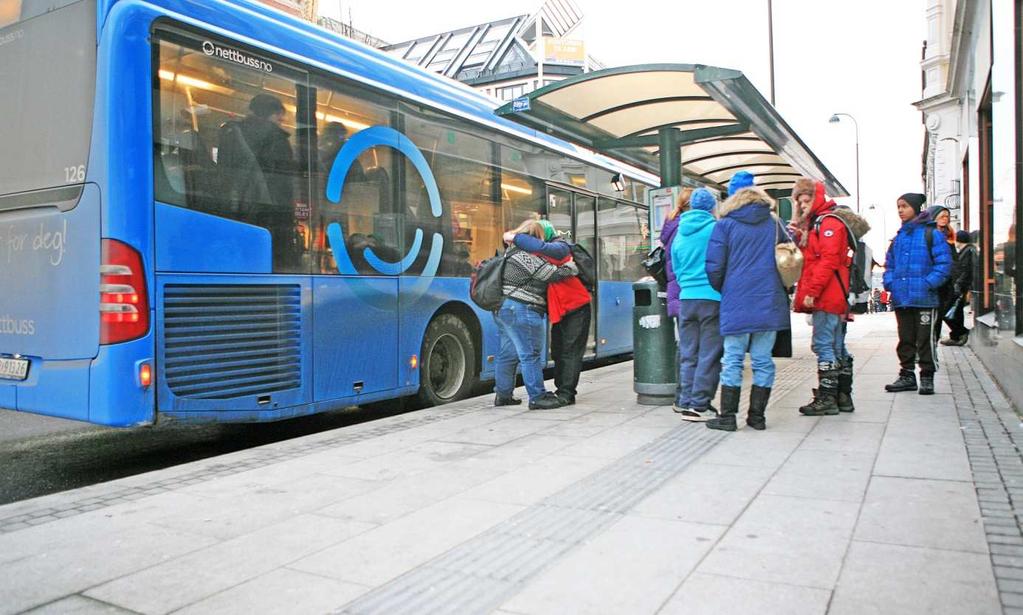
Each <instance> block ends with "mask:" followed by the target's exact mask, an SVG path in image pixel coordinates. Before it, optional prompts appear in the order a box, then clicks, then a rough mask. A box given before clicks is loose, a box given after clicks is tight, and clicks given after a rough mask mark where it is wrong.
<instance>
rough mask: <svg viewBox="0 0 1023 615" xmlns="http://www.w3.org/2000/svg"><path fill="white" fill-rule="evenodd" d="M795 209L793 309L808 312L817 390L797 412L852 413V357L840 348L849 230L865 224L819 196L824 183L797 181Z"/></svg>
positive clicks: (853, 235)
mask: <svg viewBox="0 0 1023 615" xmlns="http://www.w3.org/2000/svg"><path fill="white" fill-rule="evenodd" d="M792 198H793V201H794V203H795V204H796V207H797V208H798V211H799V218H798V219H797V221H796V222H795V224H794V227H795V232H796V234H797V236H798V238H799V245H800V248H802V251H803V273H802V275H801V276H800V278H799V284H798V285H797V286H796V297H795V300H794V304H793V309H795V311H797V312H803V313H808V314H811V318H812V321H813V336H812V338H811V339H812V342H811V344H812V348H813V352H814V354H815V355H817V390H816V392H815V394H814V398H813V401H811V402H810V403H809V404H806V405H805V406H803V407H801V408H800V409H799V411H800V412H801V413H803V414H805V415H807V416H820V415H825V414H827V415H834V414H838V413H839V411H846V412H852V411H853V410H854V406H853V403H852V356H851V355H850V354H849V353H848V351H847V350H846V347H845V326H846V320H847V317H848V314H849V299H848V296H849V268H850V266H851V265H852V257H853V254H854V251H855V245H856V239H855V238H856V237H857V236H858V235H857V234H856V233H855V232H854V231H857V230H858V231H860V233H859V235H862V234H863V233H865V232H866V231H865V230H863V227H864V226H865V225H866V223H865V222H864V221H863V219H862V218H860V217H859V216H857V215H856V214H854V213H853V212H852V211H850V210H849V209H848V208H840V207H838V205H836V204H835V202H834V201H832V200H830V199H828V198H827V196H826V195H825V194H824V184H822V183H820V182H815V181H813V180H811V179H807V178H801V179H799V180H798V181H797V182H796V184H795V186H794V187H793V189H792Z"/></svg>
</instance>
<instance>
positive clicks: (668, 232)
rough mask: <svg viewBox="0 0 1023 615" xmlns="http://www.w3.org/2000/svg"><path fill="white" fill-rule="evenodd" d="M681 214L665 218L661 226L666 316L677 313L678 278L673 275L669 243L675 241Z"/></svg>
mask: <svg viewBox="0 0 1023 615" xmlns="http://www.w3.org/2000/svg"><path fill="white" fill-rule="evenodd" d="M680 217H681V216H676V217H674V218H672V219H671V220H665V221H664V226H662V227H661V246H663V247H664V254H665V256H667V257H668V262H667V263H665V266H664V275H665V276H666V277H667V278H668V288H667V292H668V316H678V315H679V304H678V279H677V278H676V276H675V263H674V262H673V261H674V259H673V258H672V256H671V244H672V243H674V241H675V236H676V235H677V234H678V219H679V218H680Z"/></svg>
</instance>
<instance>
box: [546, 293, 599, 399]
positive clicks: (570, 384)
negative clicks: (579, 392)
mask: <svg viewBox="0 0 1023 615" xmlns="http://www.w3.org/2000/svg"><path fill="white" fill-rule="evenodd" d="M590 319H591V309H590V304H588V303H587V304H586V305H584V306H583V307H581V308H579V309H576V310H572V311H571V312H569V313H567V314H565V315H564V316H562V317H561V320H560V321H559V322H558V323H557V324H555V325H553V326H552V327H551V356H552V357H553V359H554V386H555V387H557V390H556V391H555V393H557V394H558V395H559V396H561V397H564V398H566V399H575V395H576V387H578V386H579V372H581V371H582V369H583V355H584V354H586V340H587V338H589V336H590Z"/></svg>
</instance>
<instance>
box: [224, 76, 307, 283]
mask: <svg viewBox="0 0 1023 615" xmlns="http://www.w3.org/2000/svg"><path fill="white" fill-rule="evenodd" d="M284 115H285V109H284V104H283V103H281V101H280V100H278V99H277V97H275V96H272V95H270V94H257V95H255V96H253V97H252V100H251V101H249V113H248V115H246V116H245V117H244V118H242V119H240V120H232V121H229V122H227V123H225V124H224V125H223V126H222V127H221V129H220V134H219V147H218V154H217V167H218V169H219V172H220V176H221V185H222V190H223V198H224V199H225V201H226V202H225V203H224V206H223V208H222V209H223V211H224V213H225V214H227V215H228V216H230V217H232V218H237V219H240V220H243V221H245V222H248V223H249V224H255V225H257V226H262V227H265V228H266V229H267V230H269V231H270V237H271V240H272V242H273V248H272V249H273V260H274V270H275V271H276V270H281V269H285V270H290V269H292V268H293V267H294V265H295V262H296V260H297V257H298V253H297V245H296V235H295V205H294V203H295V186H294V178H295V174H296V172H297V165H296V162H295V154H294V151H293V150H292V148H291V140H290V139H291V136H290V135H289V134H288V132H287V131H286V130H284V128H282V127H281V123H282V122H283V121H284Z"/></svg>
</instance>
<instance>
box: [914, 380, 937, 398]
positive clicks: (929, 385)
mask: <svg viewBox="0 0 1023 615" xmlns="http://www.w3.org/2000/svg"><path fill="white" fill-rule="evenodd" d="M917 392H918V393H919V394H920V395H934V376H920V390H919V391H917Z"/></svg>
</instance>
